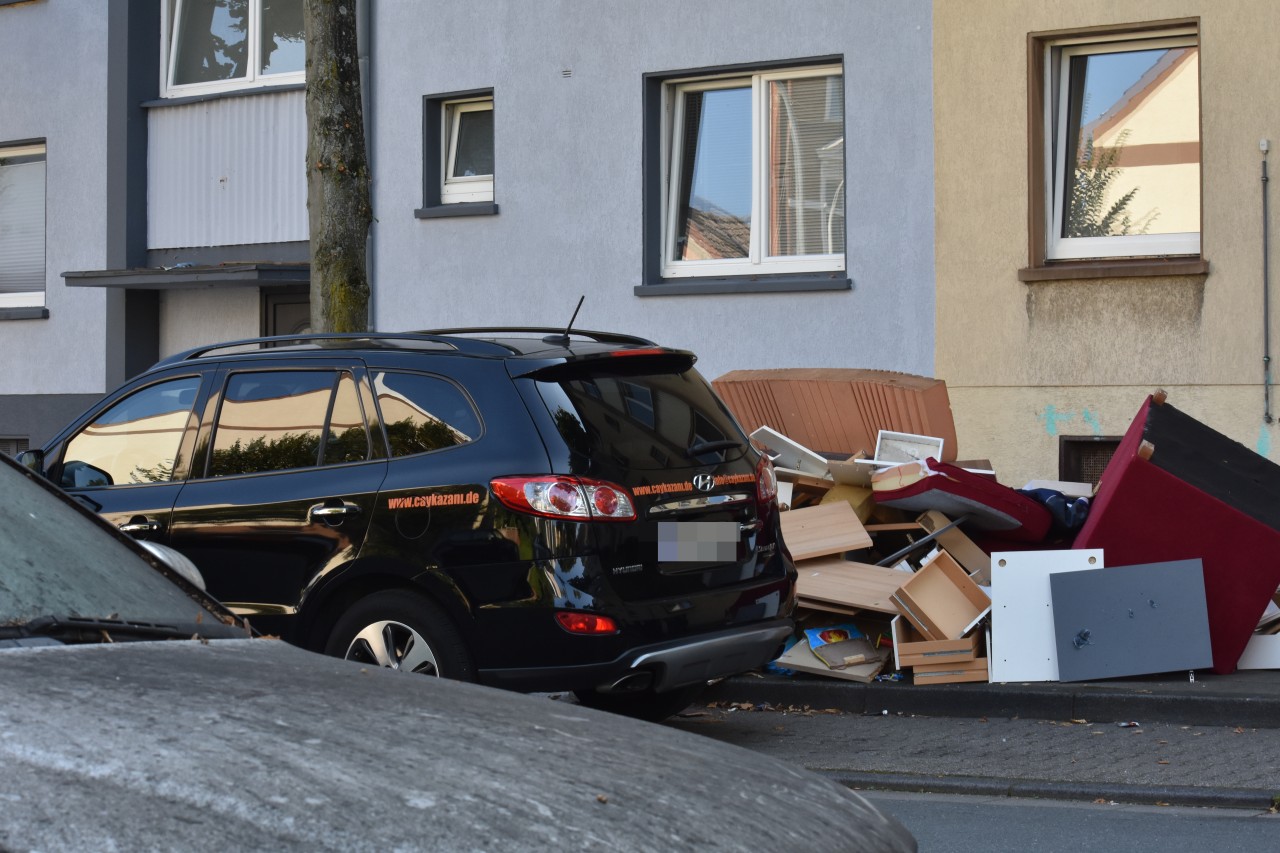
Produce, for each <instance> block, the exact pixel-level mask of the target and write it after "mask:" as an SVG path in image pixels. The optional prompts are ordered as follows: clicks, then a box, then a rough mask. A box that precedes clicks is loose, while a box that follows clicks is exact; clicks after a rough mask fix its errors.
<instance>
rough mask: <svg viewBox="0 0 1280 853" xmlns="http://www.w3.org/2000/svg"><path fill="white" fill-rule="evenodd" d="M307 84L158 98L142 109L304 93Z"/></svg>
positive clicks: (249, 87) (283, 84)
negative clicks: (287, 93) (283, 93)
mask: <svg viewBox="0 0 1280 853" xmlns="http://www.w3.org/2000/svg"><path fill="white" fill-rule="evenodd" d="M306 89H307V84H306V83H280V84H278V85H275V86H247V87H245V88H243V89H226V90H224V91H220V92H202V93H201V94H199V95H174V96H172V97H169V98H156V99H155V100H151V101H143V102H142V108H143V109H144V110H146V109H153V108H156V107H178V106H182V105H183V104H200V103H204V102H205V101H221V100H224V99H226V98H248V97H253V96H254V95H278V94H280V93H281V92H304V91H306Z"/></svg>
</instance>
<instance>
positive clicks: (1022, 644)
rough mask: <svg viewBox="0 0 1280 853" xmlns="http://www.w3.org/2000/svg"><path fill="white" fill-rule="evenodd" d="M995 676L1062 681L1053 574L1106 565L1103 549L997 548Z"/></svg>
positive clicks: (993, 597) (994, 678) (993, 585)
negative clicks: (1054, 619) (1054, 616)
mask: <svg viewBox="0 0 1280 853" xmlns="http://www.w3.org/2000/svg"><path fill="white" fill-rule="evenodd" d="M991 561H992V566H991V648H990V650H989V651H988V654H989V655H990V658H991V680H992V681H1057V680H1058V643H1057V638H1056V637H1055V635H1054V631H1053V626H1054V622H1053V595H1052V590H1051V588H1050V586H1049V576H1050V575H1054V574H1057V573H1058V572H1079V571H1086V570H1089V569H1101V568H1103V567H1104V565H1105V563H1104V560H1103V551H1102V550H1101V549H1089V550H1064V551H997V552H995V553H993V554H992V555H991Z"/></svg>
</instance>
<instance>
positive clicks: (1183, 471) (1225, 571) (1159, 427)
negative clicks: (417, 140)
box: [1074, 395, 1280, 674]
mask: <svg viewBox="0 0 1280 853" xmlns="http://www.w3.org/2000/svg"><path fill="white" fill-rule="evenodd" d="M1144 443H1146V444H1147V445H1149V446H1150V447H1151V448H1153V452H1152V453H1151V455H1150V457H1149V458H1147V459H1144V458H1142V455H1141V452H1140V451H1141V447H1142V445H1143V444H1144ZM1074 547H1077V548H1102V549H1103V550H1104V551H1105V552H1106V554H1107V562H1108V563H1109V564H1111V565H1113V566H1115V565H1128V564H1142V563H1151V562H1163V561H1170V560H1181V559H1186V558H1188V557H1199V558H1200V559H1201V560H1202V561H1203V564H1204V592H1205V601H1206V606H1207V608H1208V616H1209V634H1210V637H1211V640H1212V644H1213V670H1214V672H1217V673H1219V674H1226V673H1229V672H1231V671H1233V670H1234V669H1235V668H1236V664H1237V662H1238V661H1239V659H1240V655H1241V653H1242V652H1243V651H1244V647H1245V645H1246V644H1247V643H1248V642H1249V638H1250V636H1251V635H1252V634H1253V631H1254V628H1255V626H1256V625H1257V623H1258V618H1259V617H1260V616H1261V615H1262V612H1263V610H1264V609H1265V608H1266V605H1267V601H1268V600H1269V599H1270V598H1271V596H1272V595H1273V594H1274V593H1275V591H1276V587H1277V586H1280V560H1277V559H1276V554H1277V553H1280V466H1278V465H1276V464H1275V463H1274V462H1271V461H1270V460H1268V459H1266V458H1264V457H1262V456H1260V455H1258V454H1257V453H1254V452H1253V451H1252V450H1250V449H1248V448H1247V447H1245V446H1244V445H1242V444H1239V443H1237V442H1235V441H1232V440H1231V439H1229V438H1227V437H1226V436H1224V435H1222V434H1221V433H1219V432H1217V431H1215V430H1213V429H1212V428H1210V427H1208V426H1206V425H1205V424H1202V423H1200V422H1199V421H1197V420H1195V419H1194V418H1192V417H1191V416H1189V415H1187V414H1185V413H1183V412H1181V411H1179V410H1177V409H1176V408H1174V407H1173V406H1172V405H1170V404H1169V403H1167V402H1164V403H1159V402H1156V400H1155V397H1154V395H1153V396H1152V397H1148V398H1147V400H1146V401H1145V402H1144V403H1143V405H1142V407H1141V409H1140V410H1139V411H1138V414H1137V416H1136V417H1135V418H1134V420H1133V423H1132V424H1131V425H1130V426H1129V430H1128V432H1126V433H1125V436H1124V438H1123V439H1122V440H1121V442H1120V446H1119V447H1118V448H1117V449H1116V452H1115V454H1114V455H1113V456H1112V457H1111V462H1110V463H1109V464H1108V465H1107V467H1106V469H1105V470H1104V471H1103V473H1102V478H1101V481H1100V482H1099V484H1098V489H1097V493H1096V494H1095V495H1094V499H1093V505H1092V507H1091V508H1090V511H1089V517H1088V519H1087V520H1086V521H1085V523H1084V526H1083V527H1082V528H1081V529H1080V532H1079V534H1077V536H1076V538H1075V543H1074Z"/></svg>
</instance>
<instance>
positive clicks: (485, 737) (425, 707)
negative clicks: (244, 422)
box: [0, 639, 915, 851]
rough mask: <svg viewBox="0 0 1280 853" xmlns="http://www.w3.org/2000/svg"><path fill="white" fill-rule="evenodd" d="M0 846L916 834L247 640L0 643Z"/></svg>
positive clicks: (689, 763)
mask: <svg viewBox="0 0 1280 853" xmlns="http://www.w3.org/2000/svg"><path fill="white" fill-rule="evenodd" d="M0 684H2V685H3V690H0V767H3V772H2V773H0V849H5V850H15V851H17V850H112V849H115V850H148V849H171V850H180V849H207V850H214V849H218V850H226V849H250V850H278V849H303V848H305V849H341V850H392V849H400V850H588V849H590V850H653V851H671V850H803V851H834V850H867V851H873V850H876V851H878V850H914V849H915V844H914V842H913V841H912V840H911V838H910V836H909V835H908V834H907V832H906V831H905V830H904V829H903V828H902V827H901V826H900V825H899V824H898V823H897V822H896V821H895V820H893V819H892V818H890V817H887V816H886V815H884V814H882V813H881V812H879V811H878V810H877V809H875V808H874V807H873V806H871V805H870V804H868V803H867V802H866V801H865V800H863V799H862V798H861V797H859V796H858V795H857V794H855V793H853V792H852V791H849V790H847V789H845V788H842V787H840V786H838V785H836V784H834V783H832V782H830V781H828V780H825V779H822V778H820V777H818V776H816V775H814V774H811V773H808V772H806V771H804V770H801V769H798V768H796V767H792V766H789V765H787V764H784V763H782V762H779V761H776V760H773V759H770V758H767V757H765V756H762V755H759V754H756V753H753V752H749V751H747V750H744V749H740V748H738V747H733V746H729V745H725V744H721V743H718V742H716V741H713V740H710V739H708V738H702V737H700V736H697V735H692V734H687V733H684V732H678V731H673V730H670V729H664V728H662V727H660V726H657V725H654V724H652V723H645V722H641V721H636V720H632V719H629V718H625V717H620V716H614V715H611V714H607V713H604V712H600V711H594V710H591V709H586V708H581V707H578V706H575V705H572V704H569V703H561V702H556V701H552V700H550V699H547V698H545V697H535V696H524V695H519V694H513V693H508V692H504V691H498V690H496V689H493V688H486V687H479V686H475V685H471V684H462V683H457V682H452V681H446V680H442V679H433V678H427V677H423V676H417V675H411V674H402V673H395V672H392V671H389V670H384V669H379V668H373V667H367V668H366V667H361V666H360V665H358V664H355V663H352V662H349V661H343V660H338V659H334V658H327V657H322V656H320V655H317V654H313V653H311V652H305V651H301V650H299V649H296V648H294V647H292V646H289V645H286V644H285V643H282V642H278V641H273V640H264V639H254V640H217V641H212V642H210V643H208V644H207V645H206V644H202V643H200V642H198V641H167V642H139V643H118V644H113V645H107V644H99V645H93V646H63V647H54V646H51V647H45V648H28V649H19V650H9V651H0Z"/></svg>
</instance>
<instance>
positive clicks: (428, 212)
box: [413, 201, 498, 219]
mask: <svg viewBox="0 0 1280 853" xmlns="http://www.w3.org/2000/svg"><path fill="white" fill-rule="evenodd" d="M497 213H498V205H497V204H496V203H494V202H492V201H460V202H455V203H453V204H435V205H431V206H430V207H420V208H418V209H417V210H415V211H414V212H413V215H414V216H416V217H418V218H419V219H444V218H446V217H451V216H496V215H497Z"/></svg>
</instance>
